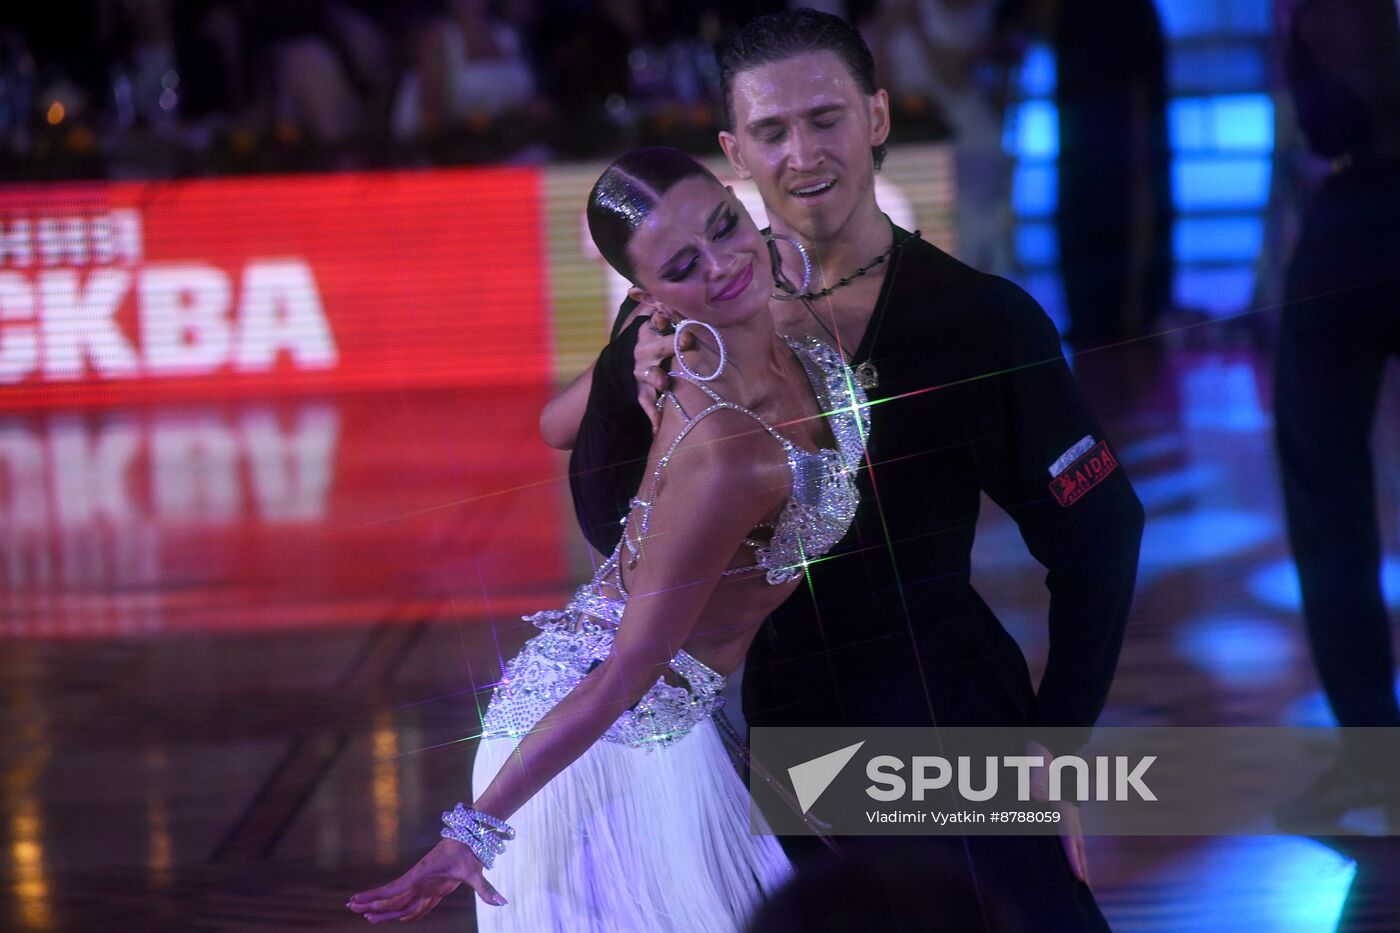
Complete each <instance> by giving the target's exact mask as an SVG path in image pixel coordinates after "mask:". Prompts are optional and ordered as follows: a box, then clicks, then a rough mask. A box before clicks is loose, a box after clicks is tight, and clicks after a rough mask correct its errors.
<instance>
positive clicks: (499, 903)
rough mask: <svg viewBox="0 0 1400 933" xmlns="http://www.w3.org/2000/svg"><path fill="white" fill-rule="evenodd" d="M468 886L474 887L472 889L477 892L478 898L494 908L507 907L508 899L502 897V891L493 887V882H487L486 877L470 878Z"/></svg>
mask: <svg viewBox="0 0 1400 933" xmlns="http://www.w3.org/2000/svg"><path fill="white" fill-rule="evenodd" d="M467 884H469V885H471V886H472V889H473V890H475V891H476V893H477V896H478V897H480V898H481V899H482V900H483V901H485V902H486V903H488V904H490V905H492V906H493V907H504V906H505V905H506V903H507V901H506V899H505V898H504V897H502V896H501V892H500V891H497V890H496V889H495V888H494V887H492V886H491V882H489V881H487V880H486V876H485V875H480V874H478V875H476V876H474V877H472V878H468V879H467Z"/></svg>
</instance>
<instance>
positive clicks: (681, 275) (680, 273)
mask: <svg viewBox="0 0 1400 933" xmlns="http://www.w3.org/2000/svg"><path fill="white" fill-rule="evenodd" d="M699 259H700V257H699V256H698V255H696V254H691V257H690V261H689V262H687V263H686V264H685V265H684V266H682V267H681V268H679V269H672V270H671V271H670V272H663V273H662V274H661V277H662V278H663V279H665V280H666V281H668V282H684V281H685V280H686V279H688V278H690V273H691V271H692V270H694V269H695V264H696V262H698V261H699Z"/></svg>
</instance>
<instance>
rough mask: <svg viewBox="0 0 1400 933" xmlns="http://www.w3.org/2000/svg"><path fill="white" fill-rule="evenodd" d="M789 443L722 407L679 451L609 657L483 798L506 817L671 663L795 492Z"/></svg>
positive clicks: (528, 740) (480, 803)
mask: <svg viewBox="0 0 1400 933" xmlns="http://www.w3.org/2000/svg"><path fill="white" fill-rule="evenodd" d="M790 485H791V478H790V476H789V475H788V473H787V465H786V461H785V460H784V459H783V455H782V451H781V448H779V447H778V445H777V444H775V443H774V442H773V440H772V439H771V438H770V437H769V436H768V435H767V434H766V433H764V432H763V431H762V430H761V429H758V428H757V425H755V424H754V422H753V421H751V420H750V419H748V418H747V417H745V416H744V415H740V414H736V413H733V412H716V413H715V414H714V415H711V416H710V417H709V418H706V419H705V421H703V422H701V424H700V425H698V426H697V427H696V428H695V430H694V431H692V432H691V435H690V436H689V437H687V438H686V441H685V443H684V444H683V445H682V447H681V448H680V449H679V450H678V451H677V453H676V454H673V455H672V459H671V465H670V466H669V467H668V469H667V472H666V473H665V474H664V479H663V484H662V489H661V492H660V493H659V494H658V495H657V497H656V502H655V504H654V506H653V507H652V512H651V520H650V525H649V532H648V534H647V536H646V538H645V540H644V541H643V542H642V547H641V551H642V556H641V559H640V560H639V561H638V562H637V565H636V567H635V568H633V570H632V572H631V573H629V574H628V590H629V591H630V594H631V595H630V598H629V599H628V602H627V608H626V610H625V612H624V613H623V616H622V622H621V623H620V625H619V626H618V630H617V634H616V636H615V638H614V640H613V650H612V653H611V654H610V655H609V656H608V658H607V659H606V660H605V661H604V662H603V663H602V664H600V665H598V667H597V668H595V669H594V670H593V671H592V672H591V673H590V674H589V675H588V676H587V677H585V678H584V679H583V681H582V682H580V683H579V685H578V686H577V687H575V688H574V690H573V691H572V692H570V693H569V695H568V696H566V697H565V698H564V699H563V700H562V701H560V702H559V703H558V705H556V706H555V707H554V708H553V709H552V710H550V711H549V713H547V714H546V715H545V716H544V718H543V719H541V720H540V722H539V724H538V725H537V726H536V727H535V728H534V729H533V730H531V732H530V733H529V734H528V735H526V736H525V738H524V739H523V740H522V741H521V743H520V747H519V749H518V751H517V753H516V754H514V755H512V756H510V759H509V760H508V761H507V763H506V764H505V765H504V766H502V768H501V771H500V773H499V774H497V775H496V777H495V779H494V780H493V781H492V782H491V784H490V786H489V787H487V788H486V790H485V791H484V792H483V793H482V794H481V796H479V797H478V798H477V800H476V802H475V804H473V806H474V808H475V809H478V810H481V811H482V812H485V813H489V814H491V815H493V816H496V817H499V818H501V819H509V818H510V815H511V814H512V813H514V812H515V811H516V810H517V809H519V808H520V806H521V805H522V804H524V803H525V801H527V800H529V799H530V798H531V797H533V796H534V795H535V794H536V793H537V792H538V791H539V790H540V788H542V787H543V786H544V785H545V784H547V783H548V782H549V781H550V780H552V779H553V778H554V777H555V776H556V775H557V774H558V773H559V772H560V771H563V770H564V768H566V767H568V766H569V765H570V764H571V763H573V761H574V760H575V759H576V758H578V757H579V756H580V755H582V754H583V753H584V752H585V751H587V750H588V747H589V746H591V745H592V744H593V743H594V742H596V741H598V740H599V739H600V738H601V737H602V735H603V733H604V732H606V731H607V729H608V727H609V726H611V725H612V724H613V723H614V722H616V721H617V719H618V717H619V716H621V715H622V714H623V713H624V712H625V711H626V710H628V709H629V708H631V707H632V706H633V705H634V704H636V702H637V701H638V700H640V699H641V698H642V696H643V695H644V694H645V693H646V692H647V691H648V690H649V689H651V687H652V685H653V684H655V683H656V681H657V678H659V677H661V676H662V675H663V674H665V673H666V671H667V666H668V664H669V663H670V661H671V659H672V658H674V657H675V655H676V653H677V652H678V651H680V650H681V648H682V646H683V645H684V644H685V642H686V640H687V639H688V638H689V637H690V634H691V631H692V629H693V628H694V626H695V623H696V621H697V620H698V619H699V618H700V614H701V612H702V611H703V610H704V608H705V605H706V604H707V603H708V602H709V600H710V597H711V595H712V594H713V592H714V589H715V586H716V585H717V584H718V583H719V580H720V578H721V575H722V574H723V573H724V570H725V569H726V568H727V567H728V566H729V562H730V560H731V559H732V558H733V556H734V554H735V552H736V551H738V549H739V547H740V546H741V544H742V542H743V540H744V537H745V536H746V535H747V534H748V533H749V532H751V531H752V530H753V527H754V526H755V525H756V524H758V523H759V522H761V521H763V520H764V519H765V518H767V517H770V516H771V515H772V514H773V513H774V512H775V511H776V510H777V508H778V506H779V505H780V504H781V503H782V501H783V500H784V498H785V497H786V496H787V495H788V492H789V487H790Z"/></svg>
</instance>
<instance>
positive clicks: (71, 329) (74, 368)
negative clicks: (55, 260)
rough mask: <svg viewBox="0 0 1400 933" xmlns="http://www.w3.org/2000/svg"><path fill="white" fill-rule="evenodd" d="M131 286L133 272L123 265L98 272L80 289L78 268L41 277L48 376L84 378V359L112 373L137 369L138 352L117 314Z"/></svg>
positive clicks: (102, 371)
mask: <svg viewBox="0 0 1400 933" xmlns="http://www.w3.org/2000/svg"><path fill="white" fill-rule="evenodd" d="M130 286H131V276H130V275H129V274H128V273H126V272H123V271H121V270H118V269H99V270H97V271H95V272H93V273H92V274H91V275H89V276H88V281H87V289H86V290H85V291H83V292H81V293H80V292H79V290H78V273H77V272H74V271H73V270H71V269H54V270H51V271H49V272H44V273H42V274H41V275H40V276H39V319H40V321H41V322H42V328H43V336H44V353H43V356H44V375H45V376H46V377H48V378H50V379H78V378H81V377H82V375H83V361H84V359H85V358H91V360H92V364H93V368H94V369H95V370H97V371H98V373H100V374H101V375H103V376H107V377H109V378H110V377H117V376H133V375H135V374H136V371H137V367H136V353H135V352H134V351H133V350H132V348H131V345H130V344H128V343H127V340H126V336H125V335H124V334H123V333H122V332H121V329H120V328H119V327H117V322H116V320H115V319H114V318H115V316H116V313H117V309H118V308H119V307H121V303H122V299H123V298H125V297H126V293H127V289H128V288H129V287H130Z"/></svg>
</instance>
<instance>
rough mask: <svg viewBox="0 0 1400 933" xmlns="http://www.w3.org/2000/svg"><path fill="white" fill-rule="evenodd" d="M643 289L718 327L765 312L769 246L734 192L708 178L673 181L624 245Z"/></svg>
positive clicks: (769, 287)
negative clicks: (673, 183)
mask: <svg viewBox="0 0 1400 933" xmlns="http://www.w3.org/2000/svg"><path fill="white" fill-rule="evenodd" d="M627 256H628V258H629V259H630V260H631V261H632V268H633V270H634V271H635V272H636V276H637V281H638V284H639V285H640V287H641V289H642V291H644V292H646V293H648V295H649V297H650V298H651V299H652V300H654V301H656V302H657V303H659V304H662V305H665V306H666V307H669V308H672V309H674V310H676V311H677V312H679V313H680V314H681V315H682V316H683V317H687V318H692V317H693V318H698V319H700V320H703V321H706V322H708V323H710V324H714V325H715V326H717V327H723V326H724V325H725V324H731V323H736V322H738V321H743V320H747V319H748V318H750V317H752V316H753V315H754V314H755V313H758V312H760V311H763V310H765V309H766V308H767V307H768V296H769V293H770V292H772V289H773V273H772V265H771V260H770V259H769V256H768V247H767V244H766V243H765V242H764V240H763V236H762V235H761V234H760V233H759V232H758V227H757V226H755V225H754V222H753V218H751V217H750V216H749V214H748V211H746V210H744V206H743V205H742V204H740V203H739V199H738V198H736V197H735V196H734V193H733V192H732V191H730V190H729V189H727V188H725V187H724V186H722V185H721V184H720V183H719V182H717V181H715V180H714V179H713V178H711V177H710V176H708V175H693V176H691V177H690V178H686V179H684V180H682V181H679V182H677V183H676V184H675V185H673V186H672V187H671V190H670V191H667V192H666V194H665V195H664V196H663V197H662V198H661V201H660V203H658V204H657V205H656V207H655V208H653V209H652V212H651V213H650V214H649V215H648V216H647V219H646V220H644V221H643V222H642V224H641V226H639V227H638V228H637V230H636V232H635V233H633V234H632V239H631V240H630V241H629V242H628V244H627Z"/></svg>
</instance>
